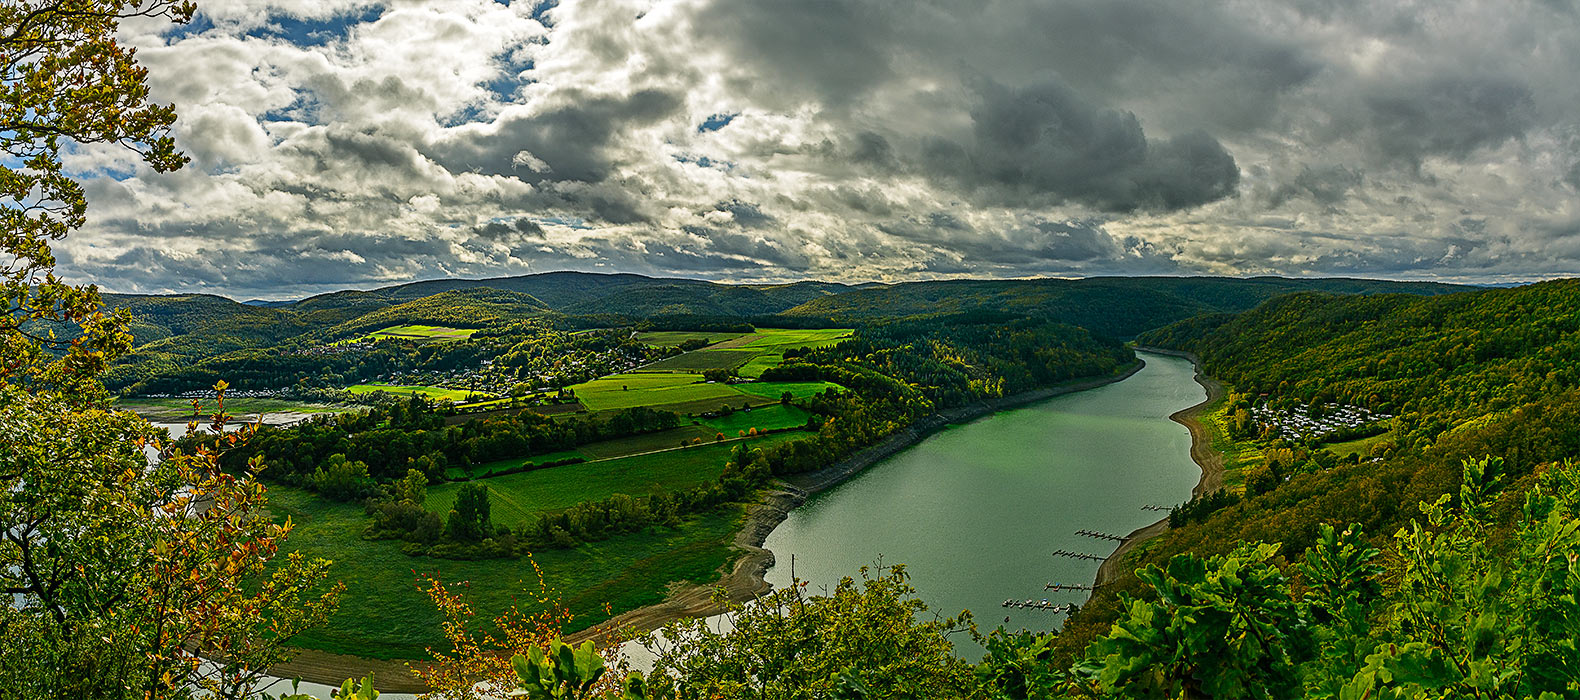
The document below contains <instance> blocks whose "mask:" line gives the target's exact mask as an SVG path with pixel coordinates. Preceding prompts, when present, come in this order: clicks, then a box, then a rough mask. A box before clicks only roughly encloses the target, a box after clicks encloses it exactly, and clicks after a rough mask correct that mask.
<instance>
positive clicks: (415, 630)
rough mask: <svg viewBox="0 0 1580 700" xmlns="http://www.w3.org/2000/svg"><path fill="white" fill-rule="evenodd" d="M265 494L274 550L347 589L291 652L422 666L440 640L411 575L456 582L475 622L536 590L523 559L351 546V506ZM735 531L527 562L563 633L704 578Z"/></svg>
mask: <svg viewBox="0 0 1580 700" xmlns="http://www.w3.org/2000/svg"><path fill="white" fill-rule="evenodd" d="M269 496H270V502H271V504H272V507H273V509H274V511H275V513H276V516H277V517H280V518H283V517H286V516H289V517H290V518H291V519H292V521H293V522H295V523H296V529H295V530H293V531H292V533H291V536H290V538H289V540H287V542H286V545H285V547H284V548H283V550H284V551H300V552H302V553H303V554H306V555H308V556H310V557H323V558H325V559H330V560H333V561H334V562H335V564H334V566H333V567H332V568H331V570H330V572H331V573H330V575H331V576H332V577H333V578H335V579H337V580H341V581H345V582H347V583H348V584H350V585H348V586H347V590H346V592H345V594H344V595H343V596H342V598H341V601H340V609H339V611H338V612H337V613H336V614H335V616H334V618H333V619H332V620H331V621H330V624H328V625H326V626H325V627H323V628H322V629H318V630H314V631H312V632H308V633H306V634H304V635H302V636H301V637H298V638H297V640H296V643H297V645H298V646H302V647H305V648H309V649H321V650H324V651H330V652H335V653H341V654H355V655H358V656H368V657H374V658H408V659H410V658H424V656H425V655H424V653H423V649H424V647H426V646H429V645H440V644H442V643H443V639H442V638H441V637H440V630H439V623H440V622H441V620H440V618H439V615H438V613H437V612H436V611H435V610H434V607H433V605H432V604H431V603H430V602H429V601H428V599H427V596H425V595H424V594H423V593H422V591H421V590H420V589H419V588H418V587H417V584H418V582H419V579H418V576H419V575H425V574H436V575H438V576H440V578H441V579H442V580H444V581H447V582H449V583H451V584H458V583H459V584H462V586H461V587H460V588H459V589H458V590H462V591H464V592H466V594H467V595H468V596H469V597H470V599H471V602H472V604H473V605H474V606H475V607H476V611H477V613H478V615H479V616H480V617H485V618H493V617H495V616H497V615H499V614H500V613H502V612H504V611H505V610H506V609H508V608H509V606H511V605H513V604H516V603H517V602H520V603H521V604H523V605H529V604H530V601H531V600H532V592H533V591H535V590H536V585H537V580H536V575H535V574H534V573H533V571H532V565H531V563H530V562H528V561H527V560H526V559H503V560H486V561H450V560H444V559H433V558H429V557H409V556H406V555H405V554H402V553H401V551H400V547H399V543H398V542H392V541H378V542H369V541H366V540H362V539H360V537H359V533H360V532H361V531H362V528H363V527H365V526H366V525H367V517H366V516H364V515H363V513H362V507H361V506H358V505H351V504H342V503H332V502H328V501H325V500H322V499H319V498H316V497H314V496H313V495H311V494H309V493H307V492H304V491H300V490H297V489H292V488H289V487H283V486H275V487H271V488H270V489H269ZM739 523H740V511H739V509H737V508H731V509H727V510H723V511H720V512H717V513H711V514H707V515H704V516H699V517H697V518H693V519H691V520H690V521H688V522H686V523H685V524H683V525H682V526H681V527H679V528H662V529H655V530H653V531H649V532H642V533H637V534H633V535H627V536H624V537H618V538H615V539H612V540H608V541H605V542H599V543H595V544H589V545H583V546H582V547H578V548H576V549H572V550H546V551H543V552H539V553H537V554H536V555H535V556H534V559H535V560H536V561H537V563H538V565H539V566H541V567H542V569H543V573H544V578H545V580H546V581H548V582H549V585H550V586H551V587H553V588H555V589H557V590H558V591H560V593H561V595H562V600H563V601H564V603H565V604H566V605H567V606H568V607H569V608H570V610H571V612H572V613H574V614H575V615H576V616H577V619H576V620H575V621H574V622H573V623H572V628H573V629H581V628H584V627H586V626H589V625H592V624H596V623H597V622H600V621H602V620H605V619H607V618H608V614H606V613H605V612H604V604H605V603H608V604H609V606H610V609H612V610H613V611H614V613H616V614H618V613H619V612H621V611H624V610H630V609H634V608H637V607H641V606H643V605H649V604H652V603H656V602H658V601H660V600H662V599H663V597H664V592H665V587H666V585H667V584H668V583H669V582H671V581H696V582H706V581H711V580H713V579H714V578H715V577H717V575H718V573H717V572H718V570H719V568H720V567H722V566H724V565H725V564H726V563H727V562H728V561H729V560H730V558H731V554H730V550H729V541H730V538H731V537H733V535H734V532H735V529H736V528H737V527H739ZM282 553H283V552H282ZM463 582H464V583H463Z"/></svg>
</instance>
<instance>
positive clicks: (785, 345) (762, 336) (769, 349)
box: [736, 328, 851, 377]
mask: <svg viewBox="0 0 1580 700" xmlns="http://www.w3.org/2000/svg"><path fill="white" fill-rule="evenodd" d="M850 333H851V331H850V329H849V328H823V329H812V330H793V329H783V328H767V329H764V328H759V329H758V330H757V333H756V334H754V337H753V338H752V339H751V340H750V341H748V342H747V343H746V344H745V345H743V346H741V347H742V349H750V350H758V351H760V354H758V355H757V356H756V357H754V358H752V359H751V360H749V361H748V362H747V363H746V364H744V365H741V367H740V368H739V369H737V370H736V372H738V373H739V374H740V375H741V376H743V377H758V376H761V375H762V373H763V370H766V369H768V368H770V367H773V366H775V365H778V364H779V363H780V362H783V361H784V353H785V351H786V350H790V349H793V348H802V347H806V348H814V349H815V348H821V347H827V346H829V345H837V344H838V343H839V341H841V340H843V339H844V338H846V337H847V336H849V335H850Z"/></svg>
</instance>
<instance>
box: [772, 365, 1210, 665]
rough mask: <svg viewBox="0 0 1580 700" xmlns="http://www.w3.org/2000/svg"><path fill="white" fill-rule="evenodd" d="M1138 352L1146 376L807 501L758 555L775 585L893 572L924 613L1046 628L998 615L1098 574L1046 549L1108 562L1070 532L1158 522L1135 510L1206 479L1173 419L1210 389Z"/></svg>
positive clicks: (1054, 621)
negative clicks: (901, 572) (899, 571)
mask: <svg viewBox="0 0 1580 700" xmlns="http://www.w3.org/2000/svg"><path fill="white" fill-rule="evenodd" d="M1138 354H1141V355H1142V357H1143V359H1144V360H1146V363H1147V364H1146V367H1145V368H1143V369H1142V370H1141V371H1140V372H1137V373H1136V374H1135V375H1132V376H1131V377H1129V378H1128V379H1125V380H1123V381H1120V382H1117V383H1114V384H1109V385H1107V386H1103V387H1100V388H1097V389H1092V390H1089V391H1082V392H1076V393H1073V394H1067V395H1064V396H1059V397H1056V398H1053V399H1049V400H1048V401H1045V402H1042V403H1038V404H1034V405H1031V406H1027V407H1024V408H1019V409H1015V410H1012V411H1006V412H1003V413H998V414H994V415H991V416H987V417H984V418H981V419H979V420H975V421H972V422H969V423H964V424H960V425H955V426H950V427H949V428H946V429H944V430H942V431H940V432H938V433H936V434H934V435H932V436H930V437H928V438H927V439H925V440H923V441H922V442H920V443H918V444H916V445H915V446H912V447H910V448H908V449H906V450H904V451H903V452H900V453H899V454H896V455H895V456H893V457H890V458H889V459H887V460H884V461H882V462H880V463H878V464H875V465H873V466H872V467H870V468H868V469H866V470H865V471H863V472H861V473H860V474H857V475H856V476H855V477H853V478H851V479H850V480H849V481H846V482H845V483H843V484H840V485H839V486H836V487H834V488H832V489H829V490H828V491H825V492H823V493H820V494H818V495H816V496H814V497H812V498H810V499H808V501H807V502H806V503H805V504H804V505H802V506H801V507H799V508H797V509H795V510H794V511H792V512H791V513H790V516H789V517H788V518H787V519H786V520H785V521H784V522H783V523H781V524H780V525H779V527H777V528H775V529H774V531H773V533H772V534H770V535H769V536H768V539H767V542H765V543H764V545H763V546H765V547H767V548H768V549H770V550H772V551H773V552H774V555H775V558H776V560H777V562H778V563H777V565H776V566H774V568H772V569H771V570H769V572H768V575H767V579H768V581H769V583H772V584H774V586H775V587H782V586H784V585H786V584H788V583H789V582H790V580H791V566H792V559H793V561H794V569H795V576H796V577H797V578H800V579H802V580H804V581H808V582H809V588H810V589H811V591H812V592H814V593H815V592H818V591H820V590H822V589H825V588H832V586H833V584H834V583H835V582H837V581H838V580H839V578H840V577H842V576H853V575H856V573H857V571H858V570H859V569H860V568H861V567H862V566H871V565H873V564H875V563H878V562H880V561H881V562H882V563H884V564H893V563H903V564H905V565H906V568H907V570H908V572H909V573H910V575H911V582H912V584H913V585H914V586H915V587H916V589H917V591H918V595H919V596H920V597H921V598H922V599H923V600H925V601H926V602H927V603H928V604H929V605H930V606H931V607H932V608H933V609H934V610H937V611H940V612H942V613H944V614H948V615H952V614H956V613H958V612H960V611H961V610H967V609H968V610H971V611H972V613H973V614H974V615H975V616H976V619H977V621H978V623H979V625H980V626H981V627H982V628H983V629H984V631H985V630H987V629H991V628H993V627H994V626H996V625H997V624H999V623H1002V622H1003V621H1004V618H1005V616H1006V615H1007V616H1008V617H1009V622H1008V623H1007V624H1005V625H1004V626H1005V627H1007V628H1010V629H1029V630H1048V629H1054V628H1056V627H1057V626H1058V624H1059V622H1060V621H1061V619H1062V616H1061V615H1058V614H1055V613H1052V612H1048V611H1042V610H1018V609H1005V608H1003V607H1002V605H1001V604H1002V603H1003V601H1004V600H1005V599H1007V598H1014V599H1017V600H1026V599H1028V598H1029V599H1034V600H1038V601H1041V600H1042V599H1044V598H1046V599H1047V600H1048V601H1049V602H1052V603H1068V602H1073V603H1080V602H1083V601H1084V600H1085V599H1086V594H1085V593H1084V592H1080V591H1075V592H1054V591H1044V590H1043V586H1044V584H1047V583H1049V582H1055V581H1057V582H1061V583H1077V584H1082V585H1090V584H1091V583H1092V579H1093V578H1094V577H1095V575H1096V573H1097V566H1098V562H1095V561H1083V560H1077V559H1070V558H1065V557H1054V556H1052V554H1051V553H1052V552H1053V551H1055V550H1060V549H1063V550H1071V551H1077V552H1087V553H1091V554H1097V555H1103V556H1106V555H1107V554H1109V553H1110V552H1112V551H1113V550H1114V548H1115V546H1116V544H1115V543H1113V542H1109V541H1105V540H1098V539H1092V538H1089V537H1083V536H1079V535H1076V534H1075V531H1076V530H1081V529H1087V530H1096V531H1100V532H1106V533H1112V534H1116V535H1125V534H1128V533H1129V532H1131V531H1132V530H1135V529H1136V528H1139V527H1142V526H1144V525H1147V524H1149V523H1152V522H1156V521H1157V520H1158V519H1159V518H1160V517H1161V516H1162V515H1163V514H1162V513H1158V512H1154V511H1148V510H1143V509H1142V506H1144V505H1147V504H1157V505H1164V506H1167V505H1173V504H1177V503H1180V502H1182V501H1184V500H1186V499H1187V498H1189V497H1190V491H1191V488H1192V487H1193V486H1195V484H1196V482H1197V480H1198V479H1199V478H1200V475H1201V471H1200V469H1199V468H1198V467H1197V466H1196V465H1195V463H1194V462H1192V461H1191V458H1190V433H1189V432H1188V431H1187V430H1186V429H1185V427H1184V426H1182V425H1180V424H1178V423H1175V422H1173V421H1171V420H1169V419H1168V416H1169V415H1170V414H1172V413H1174V412H1175V411H1178V410H1180V409H1183V408H1187V407H1190V406H1193V405H1195V404H1197V403H1200V402H1201V401H1202V400H1203V399H1204V398H1205V397H1206V391H1205V390H1204V389H1203V388H1202V387H1201V385H1199V384H1197V383H1196V381H1195V380H1194V372H1193V370H1192V367H1191V364H1190V362H1188V361H1186V360H1183V359H1179V358H1175V357H1168V356H1164V355H1156V354H1152V353H1138ZM957 645H958V647H959V649H958V650H959V652H960V653H961V654H963V655H967V656H971V657H976V656H979V655H980V654H981V650H980V649H979V648H977V647H976V646H975V645H974V644H972V643H971V642H970V640H961V641H957Z"/></svg>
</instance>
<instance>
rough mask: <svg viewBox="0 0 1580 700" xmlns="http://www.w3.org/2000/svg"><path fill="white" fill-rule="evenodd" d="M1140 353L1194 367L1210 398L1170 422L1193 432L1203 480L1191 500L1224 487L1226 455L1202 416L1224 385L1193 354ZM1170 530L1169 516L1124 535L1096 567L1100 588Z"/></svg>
mask: <svg viewBox="0 0 1580 700" xmlns="http://www.w3.org/2000/svg"><path fill="white" fill-rule="evenodd" d="M1137 350H1145V351H1147V352H1154V353H1157V354H1159V355H1170V356H1173V357H1183V358H1185V359H1187V360H1190V361H1191V364H1193V365H1195V367H1196V383H1198V384H1200V385H1202V388H1204V389H1206V390H1207V398H1206V399H1204V400H1202V402H1201V403H1199V404H1196V405H1195V406H1191V407H1190V408H1187V409H1184V410H1180V411H1175V412H1174V414H1173V415H1171V416H1169V420H1171V421H1174V422H1175V423H1179V424H1180V425H1183V426H1185V428H1186V429H1187V430H1189V431H1190V458H1191V460H1192V461H1194V462H1196V466H1198V467H1201V480H1200V481H1197V482H1196V487H1195V488H1193V489H1191V497H1193V498H1194V497H1199V496H1203V495H1206V494H1209V493H1212V492H1213V491H1217V490H1218V489H1221V488H1223V471H1224V469H1223V455H1222V454H1221V453H1219V452H1218V451H1217V450H1214V449H1213V448H1212V435H1211V434H1210V433H1208V432H1207V425H1206V424H1205V423H1203V422H1202V418H1201V416H1202V414H1203V413H1206V412H1207V407H1208V406H1211V405H1212V403H1213V402H1214V401H1217V400H1218V398H1219V397H1221V396H1223V393H1224V389H1223V384H1222V383H1221V382H1219V381H1218V380H1216V379H1213V378H1212V377H1209V376H1207V375H1205V374H1202V371H1201V360H1200V359H1199V358H1197V357H1196V356H1195V355H1193V354H1191V353H1188V352H1178V351H1174V350H1161V349H1157V348H1137ZM1168 529H1169V519H1168V517H1167V516H1164V517H1163V519H1161V520H1159V521H1157V522H1155V523H1152V524H1151V525H1148V526H1146V527H1142V528H1138V529H1137V530H1136V531H1135V532H1132V533H1130V534H1128V535H1125V541H1124V542H1121V543H1120V544H1119V548H1118V549H1115V550H1114V553H1113V554H1110V555H1108V558H1107V559H1105V560H1103V564H1102V566H1099V567H1098V568H1097V581H1096V582H1095V584H1094V585H1098V586H1101V585H1104V584H1107V583H1110V582H1112V581H1114V580H1115V579H1117V578H1119V576H1120V574H1121V573H1122V571H1123V568H1122V567H1123V566H1124V565H1123V563H1122V562H1123V561H1124V559H1125V555H1126V554H1128V553H1129V552H1130V551H1131V550H1132V549H1134V548H1135V547H1136V545H1139V544H1141V543H1142V542H1145V541H1147V540H1150V539H1152V538H1154V537H1157V536H1158V535H1161V534H1163V533H1164V532H1165V531H1167V530H1168Z"/></svg>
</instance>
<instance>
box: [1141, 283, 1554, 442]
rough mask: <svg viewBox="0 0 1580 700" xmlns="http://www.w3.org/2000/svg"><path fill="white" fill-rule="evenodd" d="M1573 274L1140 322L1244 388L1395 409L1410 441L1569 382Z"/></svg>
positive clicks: (1292, 301)
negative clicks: (1432, 293)
mask: <svg viewBox="0 0 1580 700" xmlns="http://www.w3.org/2000/svg"><path fill="white" fill-rule="evenodd" d="M1577 330H1580V280H1556V281H1552V282H1543V283H1540V284H1533V285H1529V286H1525V287H1516V288H1513V289H1487V290H1479V291H1473V292H1464V293H1460V294H1450V295H1444V296H1436V297H1417V296H1404V295H1382V296H1337V295H1329V294H1314V293H1308V294H1294V295H1289V296H1284V297H1280V298H1277V299H1274V300H1272V301H1270V302H1268V303H1266V304H1264V305H1262V306H1260V307H1257V308H1256V309H1254V310H1252V311H1249V312H1246V313H1243V314H1240V315H1237V316H1218V317H1208V318H1203V319H1193V320H1189V321H1185V322H1181V323H1179V324H1175V325H1171V326H1167V327H1164V328H1161V329H1158V330H1155V331H1151V332H1148V333H1143V334H1142V335H1141V336H1140V338H1139V339H1138V340H1139V341H1140V342H1141V343H1143V344H1148V345H1158V346H1162V347H1173V348H1180V349H1185V350H1190V351H1193V352H1195V353H1197V354H1198V355H1200V356H1201V358H1202V360H1203V362H1204V364H1205V365H1206V369H1207V371H1208V373H1209V374H1211V375H1213V376H1215V377H1218V378H1220V379H1222V380H1224V381H1225V382H1228V383H1230V384H1232V385H1233V386H1235V387H1236V388H1237V389H1239V390H1241V391H1243V392H1246V393H1250V394H1269V395H1272V396H1279V397H1293V398H1297V399H1299V400H1300V401H1302V402H1304V403H1331V402H1337V403H1346V404H1356V405H1362V406H1366V407H1368V408H1372V409H1376V410H1381V411H1383V412H1387V413H1394V414H1400V421H1401V422H1402V424H1403V428H1404V432H1403V434H1402V435H1401V437H1402V438H1405V439H1406V440H1408V441H1409V442H1411V443H1421V444H1427V443H1430V442H1431V441H1432V440H1434V439H1435V438H1436V437H1437V436H1438V435H1440V434H1442V433H1444V432H1445V431H1450V430H1453V429H1455V428H1456V427H1458V426H1462V425H1464V424H1466V423H1467V422H1469V421H1476V420H1485V417H1487V416H1507V415H1510V414H1511V413H1512V412H1513V411H1515V410H1516V409H1520V408H1521V407H1525V406H1530V405H1537V404H1550V403H1551V401H1552V400H1553V398H1554V397H1556V396H1559V395H1561V394H1562V393H1563V392H1565V391H1569V390H1571V389H1573V388H1574V387H1576V386H1577V385H1580V369H1577V368H1576V366H1575V363H1576V361H1577V360H1580V333H1577Z"/></svg>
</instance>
